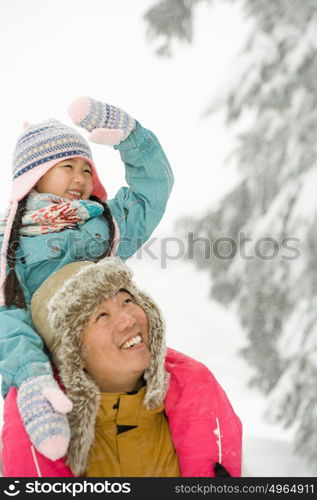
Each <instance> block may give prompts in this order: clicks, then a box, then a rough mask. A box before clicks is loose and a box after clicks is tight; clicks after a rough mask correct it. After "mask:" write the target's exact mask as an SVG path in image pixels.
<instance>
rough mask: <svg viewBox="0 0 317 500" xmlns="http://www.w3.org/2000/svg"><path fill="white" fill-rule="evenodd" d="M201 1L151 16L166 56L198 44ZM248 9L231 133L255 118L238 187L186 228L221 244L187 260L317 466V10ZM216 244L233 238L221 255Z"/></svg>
mask: <svg viewBox="0 0 317 500" xmlns="http://www.w3.org/2000/svg"><path fill="white" fill-rule="evenodd" d="M203 1H204V0H177V1H173V2H170V1H168V0H163V1H160V2H159V3H158V4H157V5H155V6H153V7H152V8H151V9H150V10H149V11H148V12H147V13H146V15H145V19H146V21H147V23H148V26H149V33H150V35H152V37H155V36H157V37H158V38H159V40H160V41H161V46H160V47H159V49H158V53H159V54H161V55H162V54H163V55H171V43H172V41H173V38H174V37H175V36H176V38H178V39H180V40H184V41H187V42H190V41H191V39H192V36H193V27H192V26H193V16H194V10H195V6H196V5H197V4H198V3H199V2H203ZM205 1H208V0H205ZM228 1H229V0H228ZM231 1H234V0H231ZM236 1H240V0H236ZM209 3H210V4H211V5H212V3H213V1H212V0H209ZM241 8H243V9H244V12H245V14H246V17H247V18H248V19H250V18H251V19H252V20H253V30H252V33H251V35H250V38H249V40H248V42H247V44H246V46H245V48H244V51H243V52H242V53H241V59H240V66H241V68H243V69H242V71H241V74H240V75H239V77H238V78H237V79H236V80H235V83H234V87H233V88H231V89H230V90H229V91H228V93H227V95H226V99H225V104H224V109H225V110H226V116H227V122H228V126H230V125H235V126H236V125H237V124H239V123H240V124H241V123H243V117H245V116H248V121H247V123H248V125H247V127H245V128H244V129H243V130H241V133H240V135H239V137H238V144H239V146H238V148H237V150H236V152H235V159H236V161H237V164H238V165H239V172H240V181H239V182H238V184H237V185H236V187H235V188H234V189H233V190H232V191H231V192H230V193H229V194H227V195H226V196H225V197H224V198H223V199H222V200H221V202H220V203H219V204H218V206H217V207H211V209H210V212H209V213H207V214H206V215H205V216H204V217H200V218H197V219H196V220H193V219H191V220H183V221H182V224H181V227H182V230H183V231H184V232H185V231H186V232H189V231H192V232H193V233H194V235H195V238H198V237H199V238H207V239H208V240H209V241H210V242H213V243H214V246H213V248H217V252H216V254H215V252H213V253H212V254H211V255H207V256H206V254H205V249H204V248H203V247H199V245H197V242H196V243H195V245H194V248H188V252H189V253H193V254H194V258H195V260H196V263H197V265H198V266H200V267H202V268H205V269H206V270H208V272H210V275H211V295H212V297H214V298H216V299H217V300H219V301H221V302H222V303H225V304H234V306H235V307H236V309H237V311H238V314H239V316H240V318H241V322H242V324H243V326H244V327H245V329H246V331H247V333H248V346H247V347H246V348H245V349H244V351H243V355H244V356H245V357H246V358H247V360H248V361H249V362H250V363H251V364H252V366H253V367H254V376H253V378H252V380H251V384H253V385H254V386H256V387H258V388H259V389H260V390H261V391H262V392H264V393H265V394H267V395H268V401H269V408H268V415H269V417H270V418H272V419H276V420H278V421H280V422H283V423H284V424H285V425H287V426H290V425H293V426H294V427H295V428H296V431H297V432H296V433H295V436H296V437H295V445H296V450H297V451H298V452H299V453H301V454H302V455H304V456H305V457H306V459H307V460H308V461H309V462H310V463H312V464H314V465H315V466H316V470H317V432H316V428H317V229H316V228H317V194H316V193H317V85H316V82H317V2H316V0H305V1H302V0H274V1H265V0H244V1H243V0H241ZM161 14H163V15H164V16H163V17H162V18H161V17H160V16H161ZM219 238H226V239H228V241H227V249H226V248H225V244H226V243H225V242H224V241H223V244H224V247H223V248H222V251H221V252H222V253H221V255H220V254H219V252H220V246H219V245H218V243H219ZM229 238H230V240H229ZM216 243H217V245H216V246H215V244H216ZM230 252H231V255H230ZM225 255H227V256H228V255H229V257H230V258H225V257H224V256H225ZM209 257H211V258H209Z"/></svg>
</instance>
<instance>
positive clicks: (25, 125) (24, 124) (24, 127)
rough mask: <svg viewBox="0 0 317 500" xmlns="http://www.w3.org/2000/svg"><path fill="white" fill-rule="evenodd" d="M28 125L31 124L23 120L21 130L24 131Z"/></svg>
mask: <svg viewBox="0 0 317 500" xmlns="http://www.w3.org/2000/svg"><path fill="white" fill-rule="evenodd" d="M30 125H31V123H30V122H28V121H27V120H25V122H23V130H26V129H27V128H28V127H29V126H30Z"/></svg>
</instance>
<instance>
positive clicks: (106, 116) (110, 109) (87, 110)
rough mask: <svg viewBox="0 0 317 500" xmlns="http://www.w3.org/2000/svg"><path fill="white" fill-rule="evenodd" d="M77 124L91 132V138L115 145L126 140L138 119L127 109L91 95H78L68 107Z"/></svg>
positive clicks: (98, 141)
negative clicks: (97, 99)
mask: <svg viewBox="0 0 317 500" xmlns="http://www.w3.org/2000/svg"><path fill="white" fill-rule="evenodd" d="M68 113H69V115H70V117H71V119H72V121H73V123H74V124H75V125H78V126H80V127H83V128H85V129H86V130H88V132H91V134H90V136H89V139H90V140H91V141H92V142H97V143H98V144H107V145H108V146H114V145H115V144H119V143H120V142H122V141H124V140H125V139H126V138H127V137H128V135H129V134H130V133H131V132H132V131H133V130H134V129H135V126H136V121H135V120H134V118H131V116H129V115H128V114H127V113H126V112H125V111H123V110H122V109H120V108H117V107H116V106H112V105H111V104H104V103H102V102H100V101H96V100H95V99H92V98H91V97H78V98H77V99H75V101H74V102H73V103H72V104H71V105H70V107H69V108H68Z"/></svg>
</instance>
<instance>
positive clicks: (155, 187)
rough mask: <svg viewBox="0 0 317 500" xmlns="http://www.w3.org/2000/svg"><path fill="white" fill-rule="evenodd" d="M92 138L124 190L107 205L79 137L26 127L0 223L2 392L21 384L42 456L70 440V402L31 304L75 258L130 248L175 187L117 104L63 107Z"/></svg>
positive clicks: (151, 144) (150, 142)
mask: <svg viewBox="0 0 317 500" xmlns="http://www.w3.org/2000/svg"><path fill="white" fill-rule="evenodd" d="M69 114H70V117H71V118H72V121H73V123H75V124H76V125H79V126H81V127H83V128H85V129H86V130H88V131H89V132H91V134H90V140H91V141H93V142H98V143H101V144H108V145H114V148H115V149H118V150H119V151H120V154H121V158H122V160H123V162H124V165H125V176H126V181H127V183H128V185H129V188H128V187H122V188H120V189H119V191H118V192H117V194H116V196H115V197H114V198H113V199H112V200H110V201H109V202H108V203H105V200H106V199H107V194H106V191H105V189H104V187H103V185H102V184H101V182H100V180H99V178H98V175H97V172H96V169H95V165H94V162H93V159H92V155H91V151H90V148H89V145H88V143H87V142H86V140H85V139H84V138H83V137H82V136H81V135H80V134H79V133H78V132H77V131H76V130H74V129H73V128H70V127H68V126H66V125H64V124H62V123H60V122H58V121H56V120H47V121H45V122H42V123H40V124H39V125H29V126H27V128H26V130H25V131H24V132H23V134H22V135H21V136H20V137H19V139H18V142H17V146H16V149H15V152H14V160H13V183H12V191H11V197H10V203H11V206H10V209H9V211H8V213H7V214H6V216H5V217H3V218H2V219H1V220H0V246H1V268H0V269H1V274H0V293H1V295H0V306H1V307H0V324H1V335H0V374H1V376H2V393H3V395H4V396H5V395H6V394H7V393H8V390H9V388H10V387H11V386H16V387H18V406H19V411H20V416H21V419H22V422H23V423H24V425H25V427H26V430H27V432H28V434H29V437H30V439H31V441H32V443H33V445H34V446H35V447H36V448H37V449H38V450H39V451H40V452H41V453H42V454H43V455H45V456H46V457H47V458H50V459H51V460H56V459H58V458H60V457H62V456H63V455H64V454H65V453H66V450H67V446H68V442H69V437H70V435H69V426H68V421H67V418H66V416H65V413H67V412H69V411H70V410H71V408H72V405H71V402H70V401H69V399H68V398H67V397H66V396H65V394H64V393H63V392H62V391H61V390H60V389H59V387H58V385H57V384H56V382H55V380H54V378H53V374H52V370H51V365H50V362H49V358H48V355H47V353H46V352H45V351H44V347H43V343H42V341H41V339H40V337H39V336H38V335H37V333H36V332H35V330H34V328H33V325H32V320H31V316H30V309H29V304H30V302H31V298H32V296H33V294H34V293H35V292H36V290H37V289H38V287H39V286H40V285H41V284H42V283H43V281H45V280H46V279H47V278H48V277H49V276H50V275H51V274H52V273H54V272H55V271H57V270H58V269H60V268H61V267H63V266H64V265H65V264H68V263H70V262H72V261H74V260H91V261H98V260H100V259H101V258H103V257H105V256H108V255H115V254H117V255H118V256H119V257H120V258H121V259H122V260H126V259H127V258H128V257H130V256H131V255H133V254H134V253H135V252H136V250H137V249H138V248H139V247H140V246H141V245H142V244H143V243H144V242H145V241H146V240H147V239H148V238H149V237H150V235H151V233H152V232H153V230H154V229H155V227H156V226H157V224H158V223H159V221H160V220H161V218H162V216H163V214H164V211H165V208H166V204H167V200H168V198H169V195H170V192H171V189H172V186H173V174H172V172H171V168H170V165H169V163H168V160H167V158H166V156H165V154H164V152H163V150H162V147H161V145H160V144H159V142H158V140H157V138H156V137H155V136H154V134H153V133H152V132H150V131H149V130H146V129H144V128H143V127H142V126H141V125H140V124H139V123H138V122H137V121H136V120H134V119H133V118H131V117H130V116H129V115H128V114H127V113H125V112H124V111H122V110H121V109H119V108H117V107H115V106H111V105H109V104H103V103H101V102H98V101H95V100H93V99H91V98H88V97H81V98H78V99H76V100H75V101H74V102H73V103H72V105H71V106H70V108H69Z"/></svg>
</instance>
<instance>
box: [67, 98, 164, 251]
mask: <svg viewBox="0 0 317 500" xmlns="http://www.w3.org/2000/svg"><path fill="white" fill-rule="evenodd" d="M68 111H69V115H70V117H71V119H72V121H73V123H74V124H75V125H78V126H80V127H83V128H84V129H86V130H88V131H89V132H91V133H90V136H89V139H90V140H91V141H92V142H97V143H99V144H108V145H112V146H114V147H115V149H118V150H119V151H120V154H121V158H122V161H123V162H124V165H125V170H126V172H125V178H126V181H127V183H128V186H129V187H123V188H121V189H119V191H118V193H117V194H116V196H115V198H114V199H113V200H110V201H109V202H108V204H109V208H110V210H111V212H112V215H113V216H114V218H115V219H116V221H117V223H118V225H119V229H120V242H119V248H118V250H117V254H118V255H119V256H120V257H121V258H122V259H124V260H125V259H127V258H128V257H130V256H131V255H133V254H134V253H135V252H136V250H137V249H138V248H139V247H140V246H142V245H143V244H144V243H145V242H146V241H147V240H148V238H149V237H150V235H151V234H152V232H153V230H154V229H155V228H156V226H157V225H158V223H159V222H160V220H161V218H162V216H163V214H164V211H165V208H166V204H167V200H168V198H169V195H170V192H171V189H172V186H173V182H174V178H173V174H172V171H171V167H170V165H169V162H168V160H167V158H166V156H165V153H164V151H163V149H162V146H161V145H160V143H159V141H158V140H157V138H156V137H155V135H154V134H153V133H152V132H150V131H149V130H147V129H145V128H143V127H142V126H141V125H140V124H139V123H138V122H137V121H136V120H135V119H134V118H132V117H131V116H130V115H128V113H126V112H125V111H123V110H122V109H120V108H118V107H116V106H113V105H111V104H107V103H103V102H101V101H96V100H95V99H92V98H91V97H79V98H77V99H75V101H73V103H72V104H71V106H70V107H69V109H68ZM87 229H88V228H87Z"/></svg>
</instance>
